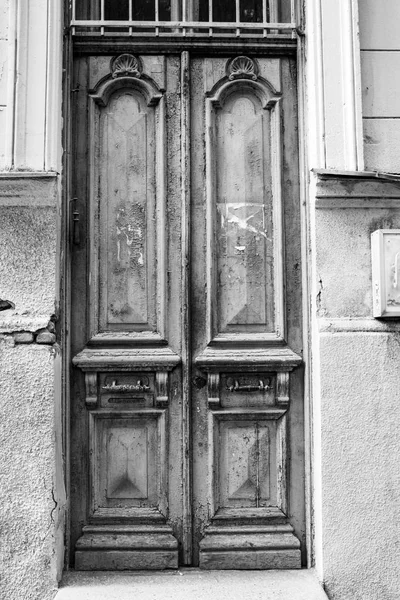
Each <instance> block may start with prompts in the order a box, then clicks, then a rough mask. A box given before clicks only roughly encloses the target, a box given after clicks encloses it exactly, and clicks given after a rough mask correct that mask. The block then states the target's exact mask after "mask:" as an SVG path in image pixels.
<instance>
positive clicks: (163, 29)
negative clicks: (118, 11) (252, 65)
mask: <svg viewBox="0 0 400 600" xmlns="http://www.w3.org/2000/svg"><path fill="white" fill-rule="evenodd" d="M78 3H79V0H72V19H71V29H72V34H73V35H85V34H86V35H96V31H95V30H96V29H97V30H98V31H97V34H98V33H100V35H101V36H104V35H107V34H108V35H110V34H111V35H112V34H114V35H129V36H135V35H136V36H138V35H139V36H143V35H155V36H157V37H160V36H161V35H162V34H164V35H168V36H170V35H171V34H172V35H178V36H182V37H185V36H187V35H192V36H197V37H198V36H200V37H202V36H209V37H213V36H215V35H218V36H227V35H228V36H229V35H235V36H236V37H237V36H243V35H244V36H249V35H251V36H253V37H263V38H266V37H268V36H275V35H277V34H280V35H281V34H284V33H286V34H290V35H291V37H294V36H295V35H296V27H297V23H296V0H290V22H278V18H279V0H262V22H247V21H241V20H240V10H241V5H240V0H235V17H236V20H235V21H234V22H222V21H214V20H213V12H214V11H213V8H214V7H213V0H208V21H197V20H196V21H195V20H191V19H189V18H188V16H189V8H190V0H182V5H181V8H182V13H181V15H178V12H177V6H175V7H174V5H173V6H172V7H171V9H173V10H172V14H171V18H174V17H175V19H174V20H171V21H160V19H159V17H160V5H159V0H154V9H155V19H154V21H135V20H134V19H133V0H130V1H129V19H128V20H126V21H124V20H118V21H114V20H106V19H105V0H100V19H77V18H76V14H77V12H76V7H77V4H78ZM288 9H289V6H288ZM268 12H269V14H268ZM176 17H178V19H176ZM179 17H181V18H180V20H179ZM121 28H125V30H126V31H121ZM113 29H116V30H118V31H114V32H113V31H112V30H113ZM142 30H145V31H142ZM229 30H230V31H229ZM150 31H151V33H149V32H150Z"/></svg>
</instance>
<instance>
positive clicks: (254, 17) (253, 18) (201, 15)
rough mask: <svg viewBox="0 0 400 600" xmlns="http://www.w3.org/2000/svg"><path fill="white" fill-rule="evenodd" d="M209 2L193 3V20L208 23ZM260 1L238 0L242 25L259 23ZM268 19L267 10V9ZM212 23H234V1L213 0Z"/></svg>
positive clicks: (260, 18)
mask: <svg viewBox="0 0 400 600" xmlns="http://www.w3.org/2000/svg"><path fill="white" fill-rule="evenodd" d="M208 4H209V0H199V2H198V3H197V2H195V3H194V17H193V18H194V20H195V21H208V18H209V10H208ZM262 4H263V3H262V0H240V2H239V8H240V20H241V21H242V22H243V23H261V22H262V18H263V8H262ZM267 19H268V9H267ZM212 20H213V21H215V22H217V23H231V22H234V21H236V2H235V0H228V2H227V1H226V0H213V19H212Z"/></svg>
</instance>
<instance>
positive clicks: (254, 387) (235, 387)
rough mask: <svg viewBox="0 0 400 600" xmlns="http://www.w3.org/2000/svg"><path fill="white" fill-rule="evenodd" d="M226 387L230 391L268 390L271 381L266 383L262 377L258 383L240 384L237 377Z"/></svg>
mask: <svg viewBox="0 0 400 600" xmlns="http://www.w3.org/2000/svg"><path fill="white" fill-rule="evenodd" d="M226 389H227V390H228V391H229V392H266V391H267V390H269V389H270V386H269V381H268V383H264V381H262V379H260V381H259V384H258V385H240V384H239V381H238V380H237V379H236V380H235V382H234V383H233V384H232V385H227V386H226Z"/></svg>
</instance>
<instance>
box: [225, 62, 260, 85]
mask: <svg viewBox="0 0 400 600" xmlns="http://www.w3.org/2000/svg"><path fill="white" fill-rule="evenodd" d="M227 72H228V78H229V79H230V80H231V81H232V80H233V79H253V81H255V80H256V79H257V77H258V69H257V65H256V63H255V62H254V60H252V59H251V58H248V56H237V57H236V58H234V59H233V60H231V61H230V62H229V63H228V64H227Z"/></svg>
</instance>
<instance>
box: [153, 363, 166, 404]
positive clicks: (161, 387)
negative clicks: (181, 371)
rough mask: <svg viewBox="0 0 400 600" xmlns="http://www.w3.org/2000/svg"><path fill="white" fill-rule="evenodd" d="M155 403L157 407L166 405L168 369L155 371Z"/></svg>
mask: <svg viewBox="0 0 400 600" xmlns="http://www.w3.org/2000/svg"><path fill="white" fill-rule="evenodd" d="M155 403H156V406H157V407H159V408H166V407H167V406H168V371H157V373H156V397H155Z"/></svg>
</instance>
